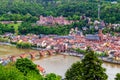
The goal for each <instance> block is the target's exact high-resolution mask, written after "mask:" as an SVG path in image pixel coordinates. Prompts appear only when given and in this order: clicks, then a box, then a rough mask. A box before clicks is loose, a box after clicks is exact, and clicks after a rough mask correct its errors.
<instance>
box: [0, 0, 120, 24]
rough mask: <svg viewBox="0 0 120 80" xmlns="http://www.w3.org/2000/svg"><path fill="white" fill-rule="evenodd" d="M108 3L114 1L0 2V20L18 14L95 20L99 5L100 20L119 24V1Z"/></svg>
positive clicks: (45, 0)
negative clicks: (90, 18) (82, 16)
mask: <svg viewBox="0 0 120 80" xmlns="http://www.w3.org/2000/svg"><path fill="white" fill-rule="evenodd" d="M110 1H114V0H102V1H101V2H99V1H98V0H74V1H73V0H0V15H1V17H2V19H1V18H0V20H14V19H11V18H10V17H9V14H10V15H11V16H12V17H14V16H15V15H12V14H19V16H24V15H26V14H30V15H32V16H36V17H38V16H40V15H43V16H50V15H52V16H61V15H62V16H64V17H68V19H74V20H76V19H78V17H79V16H81V15H83V14H85V15H86V16H88V17H92V18H93V19H97V16H98V11H97V10H98V4H101V11H100V17H101V19H103V20H105V21H106V22H111V23H114V22H119V21H120V18H119V17H120V14H119V13H120V3H119V1H120V0H117V1H118V3H117V4H111V3H110ZM5 16H8V18H9V19H6V17H5ZM4 17H5V18H4ZM3 18H4V19H3ZM23 19H24V18H23ZM23 19H18V20H23Z"/></svg>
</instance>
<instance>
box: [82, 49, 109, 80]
mask: <svg viewBox="0 0 120 80" xmlns="http://www.w3.org/2000/svg"><path fill="white" fill-rule="evenodd" d="M107 77H108V76H107V75H106V73H105V68H102V61H101V60H100V59H98V57H97V56H96V55H95V53H94V51H92V50H91V49H90V48H88V49H87V50H86V55H85V57H84V59H82V80H107Z"/></svg>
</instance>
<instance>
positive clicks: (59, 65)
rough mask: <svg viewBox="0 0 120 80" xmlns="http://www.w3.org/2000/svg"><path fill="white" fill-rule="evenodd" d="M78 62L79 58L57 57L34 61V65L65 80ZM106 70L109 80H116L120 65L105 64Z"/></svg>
mask: <svg viewBox="0 0 120 80" xmlns="http://www.w3.org/2000/svg"><path fill="white" fill-rule="evenodd" d="M76 61H80V58H79V57H73V56H66V57H64V56H63V55H56V56H51V57H47V58H42V59H40V60H36V61H34V63H36V64H39V65H41V66H42V67H44V68H45V70H46V73H51V72H53V73H56V74H59V75H61V76H62V78H64V75H65V72H66V70H67V69H68V68H69V67H70V66H71V65H72V64H73V63H74V62H76ZM102 66H103V67H104V68H106V73H107V75H108V80H114V78H115V75H116V73H120V65H117V64H110V63H103V65H102Z"/></svg>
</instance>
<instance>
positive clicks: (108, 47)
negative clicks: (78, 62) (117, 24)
mask: <svg viewBox="0 0 120 80" xmlns="http://www.w3.org/2000/svg"><path fill="white" fill-rule="evenodd" d="M19 41H20V42H21V41H22V42H29V43H31V44H33V45H36V47H37V48H41V49H47V50H49V49H54V50H59V51H67V50H68V49H70V48H80V49H86V47H87V46H90V47H91V48H92V49H93V50H94V51H96V52H100V53H101V52H107V53H108V55H109V56H111V55H112V57H114V58H116V59H118V58H119V57H120V36H118V37H117V36H112V35H110V34H109V33H107V34H106V35H105V34H103V33H102V29H99V31H98V33H97V34H95V35H93V34H86V35H83V34H82V32H81V31H79V30H78V29H77V28H75V29H71V31H70V34H69V35H67V36H58V35H42V36H41V35H18V36H14V37H12V38H11V42H19ZM111 53H112V54H111Z"/></svg>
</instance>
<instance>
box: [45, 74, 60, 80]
mask: <svg viewBox="0 0 120 80" xmlns="http://www.w3.org/2000/svg"><path fill="white" fill-rule="evenodd" d="M45 80H61V76H59V75H56V74H54V73H50V74H47V75H46V76H45Z"/></svg>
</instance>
